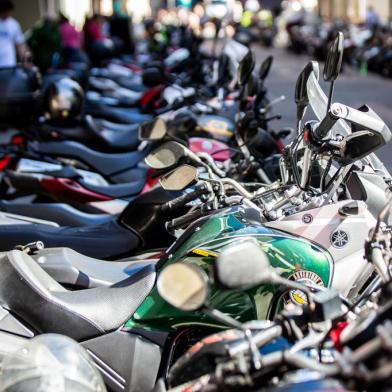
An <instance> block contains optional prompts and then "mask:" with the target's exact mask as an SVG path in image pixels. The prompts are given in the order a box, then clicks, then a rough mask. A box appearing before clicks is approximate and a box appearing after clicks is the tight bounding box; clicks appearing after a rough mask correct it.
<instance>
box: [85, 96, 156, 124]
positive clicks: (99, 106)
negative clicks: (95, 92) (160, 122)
mask: <svg viewBox="0 0 392 392" xmlns="http://www.w3.org/2000/svg"><path fill="white" fill-rule="evenodd" d="M86 113H87V114H91V115H92V116H94V117H98V118H103V119H105V120H109V121H113V122H118V123H125V124H135V123H142V122H144V121H148V120H151V119H152V118H153V116H152V115H150V114H143V113H141V112H140V111H139V110H136V109H134V108H122V107H115V106H109V105H107V104H104V103H102V102H91V101H90V102H88V103H87V105H86Z"/></svg>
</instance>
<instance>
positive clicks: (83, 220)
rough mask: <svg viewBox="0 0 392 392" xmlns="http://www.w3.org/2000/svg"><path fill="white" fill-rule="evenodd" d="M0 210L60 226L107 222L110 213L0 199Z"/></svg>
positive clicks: (60, 205)
mask: <svg viewBox="0 0 392 392" xmlns="http://www.w3.org/2000/svg"><path fill="white" fill-rule="evenodd" d="M0 210H1V211H4V212H9V213H11V214H19V215H25V216H28V217H32V218H36V219H45V220H49V221H52V222H56V223H58V224H59V225H61V226H88V225H98V224H101V223H106V222H109V221H111V220H112V219H113V216H112V215H110V214H89V213H87V212H83V211H80V210H78V209H76V208H74V207H72V206H70V205H68V204H64V203H34V204H31V203H29V202H19V201H17V202H15V201H7V200H1V201H0Z"/></svg>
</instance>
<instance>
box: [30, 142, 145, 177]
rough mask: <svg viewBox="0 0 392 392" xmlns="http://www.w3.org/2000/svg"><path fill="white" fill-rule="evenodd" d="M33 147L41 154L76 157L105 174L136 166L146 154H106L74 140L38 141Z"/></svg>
mask: <svg viewBox="0 0 392 392" xmlns="http://www.w3.org/2000/svg"><path fill="white" fill-rule="evenodd" d="M34 149H35V150H36V151H37V152H39V153H41V154H47V155H51V156H55V157H59V156H63V157H67V158H73V159H77V160H79V161H81V162H84V163H85V164H87V165H88V166H89V167H91V168H93V169H95V170H97V171H98V172H99V173H101V174H103V175H105V176H111V175H113V174H116V173H119V172H123V171H126V170H127V169H130V168H134V167H136V166H137V165H138V163H139V162H141V161H142V160H143V158H144V157H145V155H146V151H131V152H125V153H119V154H106V153H102V152H98V151H94V150H92V149H90V148H88V147H86V146H84V145H83V144H81V143H77V142H74V141H61V142H40V143H36V144H35V145H34Z"/></svg>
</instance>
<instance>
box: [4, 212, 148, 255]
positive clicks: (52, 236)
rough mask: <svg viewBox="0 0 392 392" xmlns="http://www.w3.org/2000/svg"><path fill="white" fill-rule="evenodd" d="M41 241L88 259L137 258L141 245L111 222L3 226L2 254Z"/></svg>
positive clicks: (127, 232)
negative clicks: (57, 225)
mask: <svg viewBox="0 0 392 392" xmlns="http://www.w3.org/2000/svg"><path fill="white" fill-rule="evenodd" d="M35 241H42V242H43V243H44V244H45V246H46V247H49V248H52V247H53V248H54V247H67V248H71V249H74V250H76V251H77V252H79V253H82V254H84V255H86V256H90V257H95V258H99V259H106V260H118V259H121V258H124V257H129V256H130V255H132V254H134V253H135V251H136V250H137V249H138V247H139V246H140V244H141V240H140V238H139V237H138V236H137V235H136V234H135V233H134V232H132V231H131V230H128V229H126V228H125V227H123V226H121V225H120V224H118V223H117V222H116V221H115V220H114V219H113V220H111V221H110V222H107V223H103V224H100V225H94V226H81V227H67V226H65V227H54V226H49V225H43V224H29V225H27V224H20V225H0V251H8V250H10V249H13V248H15V246H17V245H24V244H28V243H30V242H35Z"/></svg>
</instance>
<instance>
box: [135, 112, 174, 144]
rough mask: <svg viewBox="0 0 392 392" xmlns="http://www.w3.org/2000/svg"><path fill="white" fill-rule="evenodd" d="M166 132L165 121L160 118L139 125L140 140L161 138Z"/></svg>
mask: <svg viewBox="0 0 392 392" xmlns="http://www.w3.org/2000/svg"><path fill="white" fill-rule="evenodd" d="M166 133H167V128H166V123H165V121H164V120H163V119H161V118H155V119H154V120H151V121H146V122H144V123H143V124H141V125H140V127H139V139H140V140H150V141H153V140H161V139H163V138H164V137H165V135H166Z"/></svg>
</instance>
